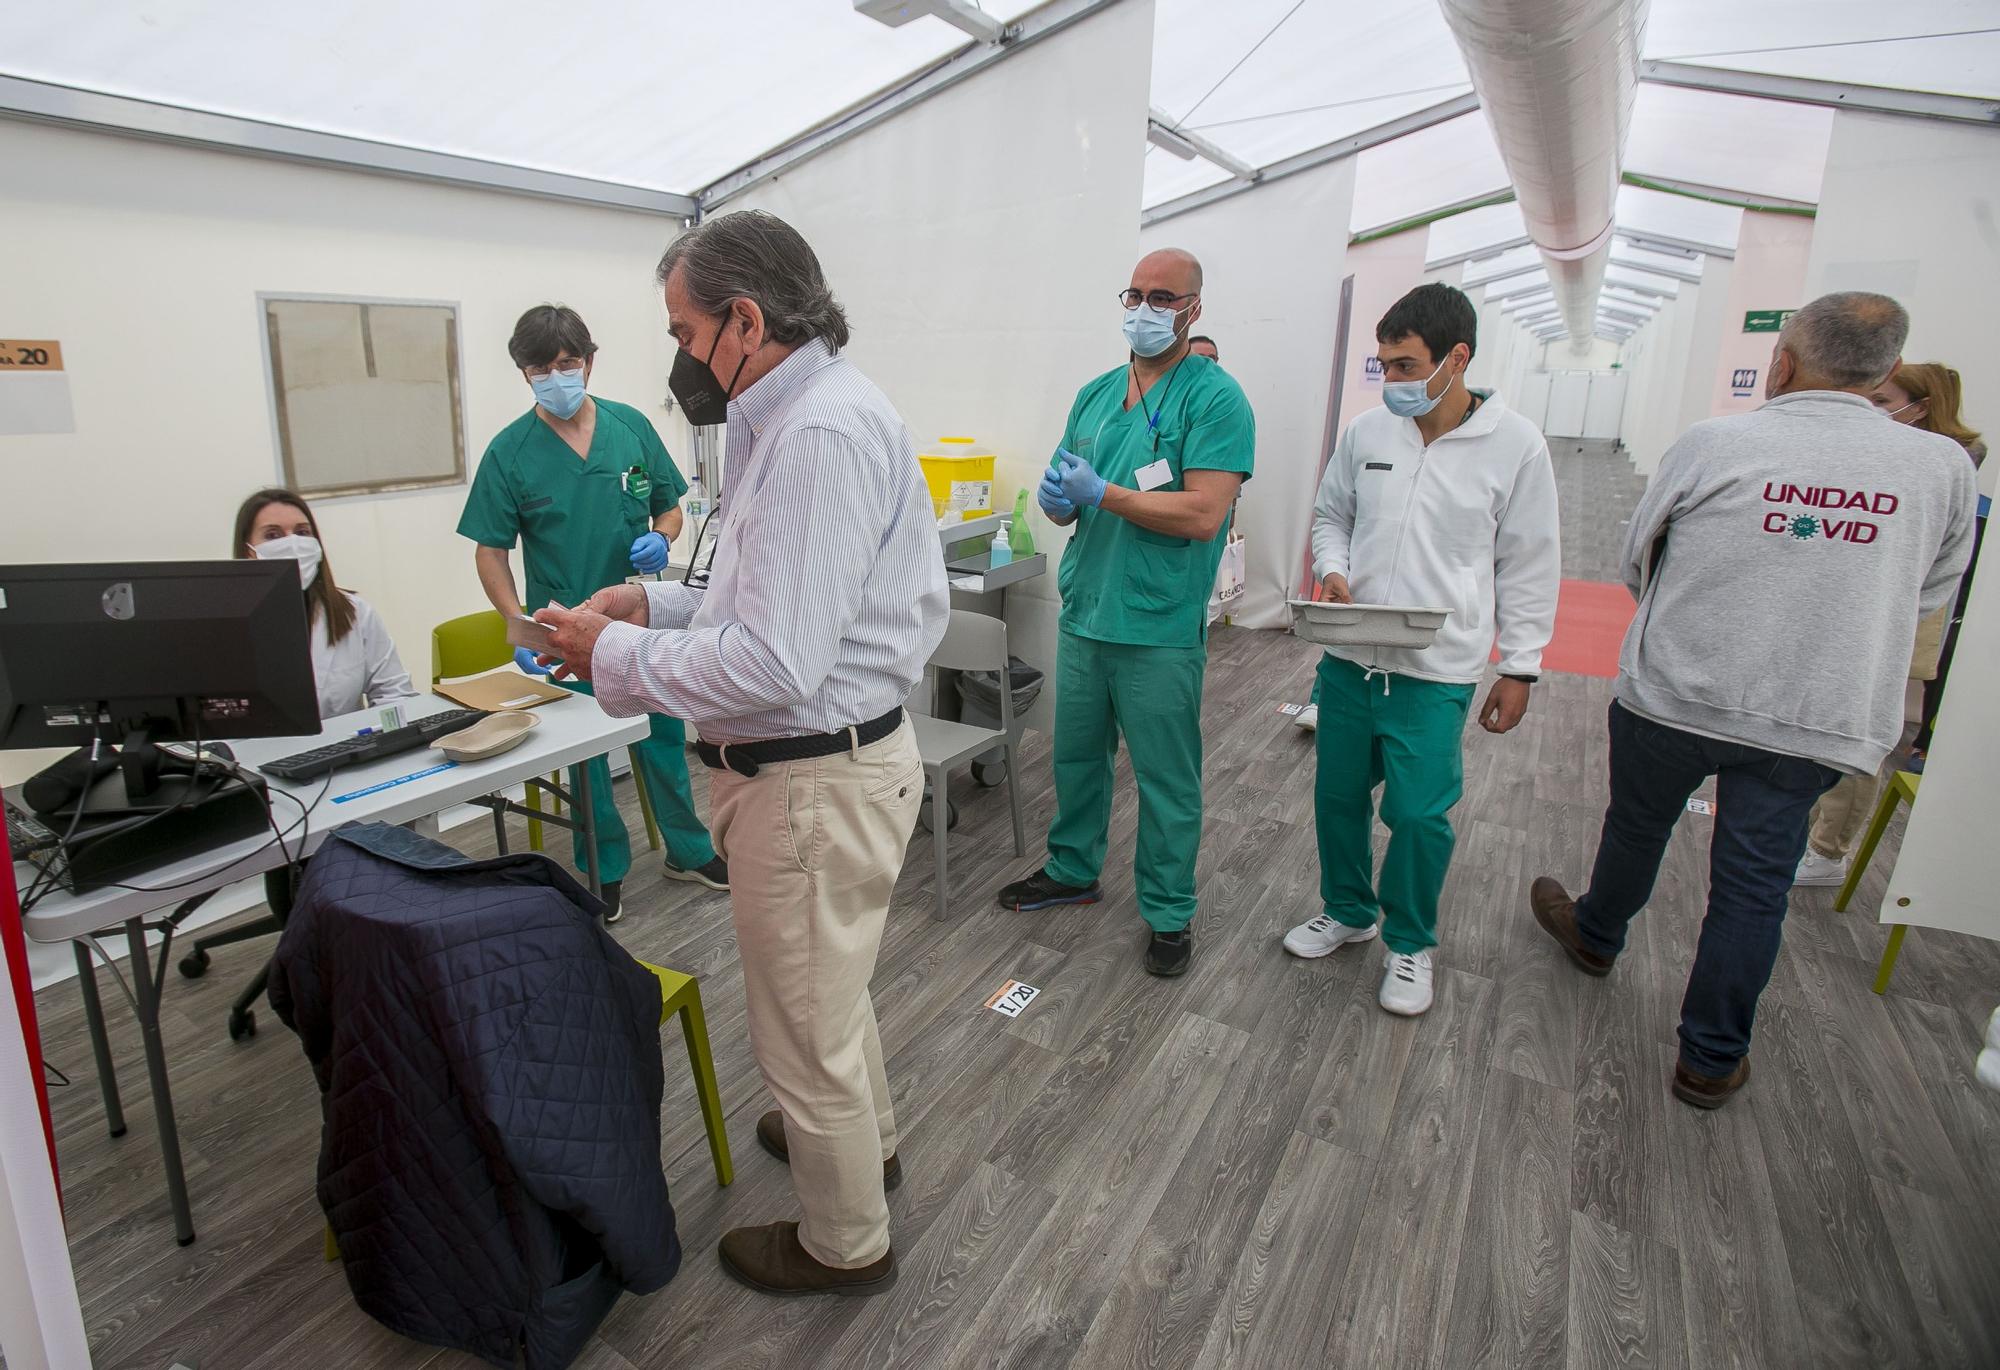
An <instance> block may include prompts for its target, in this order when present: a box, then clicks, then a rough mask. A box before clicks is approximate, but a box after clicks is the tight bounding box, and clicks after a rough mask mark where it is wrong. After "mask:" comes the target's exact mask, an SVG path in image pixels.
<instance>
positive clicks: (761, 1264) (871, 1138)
mask: <svg viewBox="0 0 2000 1370" xmlns="http://www.w3.org/2000/svg"><path fill="white" fill-rule="evenodd" d="M659 279H660V283H661V285H662V287H663V288H664V290H665V292H666V303H667V316H668V326H669V328H670V330H671V331H672V333H673V335H674V339H675V341H677V342H678V343H679V344H680V353H679V355H678V356H677V357H676V358H675V360H674V367H673V372H672V375H671V376H670V378H669V382H668V383H669V385H670V386H671V387H672V389H673V392H674V395H675V397H676V399H677V400H679V402H680V404H681V406H682V408H683V409H684V410H685V411H686V413H687V416H688V419H689V421H690V422H692V423H696V424H708V423H718V422H723V421H724V420H725V419H726V421H727V423H728V425H729V428H728V451H729V461H728V468H727V481H728V484H727V486H726V487H725V489H724V490H723V492H722V504H721V508H720V510H719V512H718V513H717V515H716V522H717V523H718V525H719V527H720V530H721V531H720V534H719V536H718V537H717V539H716V542H715V552H714V558H713V562H712V567H711V570H710V573H709V577H708V581H707V587H706V589H698V588H695V587H693V586H691V585H689V584H687V583H667V584H659V583H654V584H649V585H646V586H643V587H641V586H637V585H617V586H613V587H611V588H609V589H606V590H603V591H601V592H599V593H598V594H597V595H595V596H593V597H592V598H591V599H590V600H589V602H588V603H587V604H585V605H584V606H583V608H582V609H581V610H580V611H573V612H564V611H561V610H545V611H543V612H541V613H539V614H537V615H536V617H537V618H539V619H541V620H542V621H544V622H546V623H549V624H551V625H552V626H554V627H555V630H556V642H557V647H558V649H559V655H560V657H561V658H562V659H563V660H564V661H565V662H567V663H568V666H567V669H569V670H573V671H575V672H576V673H577V674H579V675H587V676H588V677H589V678H590V679H591V680H592V682H593V684H594V685H595V688H596V692H597V699H598V702H599V703H600V704H601V705H603V707H604V709H605V711H606V712H608V713H611V714H614V715H630V714H642V713H654V712H659V713H666V714H670V715H672V716H673V717H675V718H683V719H687V720H689V721H690V722H693V723H695V724H698V725H699V726H700V730H701V736H702V742H701V744H700V747H699V751H700V754H701V758H702V760H703V761H704V762H706V763H707V764H708V766H709V767H710V769H711V773H712V774H711V780H710V786H709V795H710V805H711V808H712V810H713V812H714V825H715V843H716V847H717V849H718V850H719V851H721V852H722V853H723V854H724V856H725V859H726V860H727V861H728V862H729V869H730V876H731V881H730V884H731V889H730V901H731V906H732V909H733V911H734V914H735V920H736V941H737V949H738V952H739V954H740V956H741V958H742V962H743V980H744V988H745V992H746V998H747V1001H748V1010H749V1022H750V1043H751V1046H752V1048H753V1049H754V1050H755V1052H756V1055H757V1064H758V1066H759V1067H760V1068H761V1069H762V1070H763V1073H764V1079H765V1082H766V1083H767V1084H768V1085H769V1086H770V1089H771V1093H772V1094H773V1095H774V1096H775V1097H776V1098H777V1101H778V1105H779V1107H778V1109H776V1110H774V1111H772V1112H770V1113H767V1114H765V1115H764V1117H763V1118H761V1119H760V1120H759V1121H758V1125H757V1138H758V1140H759V1141H760V1142H761V1143H762V1144H763V1145H764V1147H765V1149H766V1150H768V1151H770V1152H771V1153H772V1154H773V1155H776V1156H778V1157H779V1158H780V1159H785V1160H788V1161H789V1162H790V1164H791V1167H792V1173H793V1182H794V1185H795V1187H796V1188H797V1190H798V1194H799V1202H800V1206H801V1208H802V1209H803V1210H804V1218H803V1220H802V1221H800V1222H796V1223H791V1222H782V1223H774V1224H771V1225H769V1226H765V1227H749V1228H738V1229H737V1230H735V1231H733V1232H730V1233H728V1234H727V1235H726V1236H724V1237H723V1239H722V1245H721V1257H722V1264H723V1266H724V1267H725V1268H726V1269H727V1270H728V1271H729V1273H730V1274H732V1275H734V1276H735V1277H736V1278H737V1279H739V1280H742V1281H743V1282H744V1283H746V1284H748V1285H750V1286H751V1287H753V1288H756V1289H761V1290H764V1291H766V1292H769V1293H775V1294H796V1293H815V1292H827V1293H835V1292H837V1293H846V1294H855V1293H873V1292H877V1291H879V1290H881V1289H886V1288H887V1287H889V1285H890V1284H892V1283H893V1282H894V1280H895V1257H894V1255H893V1254H892V1252H891V1251H890V1247H889V1209H888V1204H887V1202H886V1200H885V1198H884V1193H885V1190H886V1189H889V1188H893V1187H894V1186H895V1185H896V1184H897V1183H898V1182H899V1181H900V1180H901V1178H902V1168H901V1166H900V1164H899V1163H898V1161H897V1158H896V1122H895V1115H894V1114H893V1112H892V1111H891V1109H890V1105H889V1082H888V1077H887V1075H886V1074H885V1073H884V1070H883V1066H882V1043H881V1039H880V1037H879V1036H878V1034H877V1032H876V1027H875V1010H874V1006H873V1004H872V1003H871V1001H870V999H869V996H868V981H869V978H870V976H872V975H873V973H874V970H875V953H876V949H877V948H878V946H879V945H880V943H881V940H882V926H883V922H884V919H885V917H886V915H887V912H888V906H889V897H890V894H891V893H892V891H893V890H894V888H895V884H896V877H897V875H898V874H899V873H900V872H901V870H902V866H903V853H904V849H905V847H906V846H907V844H908V842H909V837H910V830H911V827H912V826H913V825H914V823H915V821H916V815H917V807H918V804H919V803H920V801H921V798H922V792H923V768H922V763H921V761H920V759H919V757H918V754H917V747H916V744H915V742H914V741H912V739H911V734H910V726H909V724H908V723H907V722H906V721H905V720H904V718H903V707H902V706H903V701H904V700H905V699H906V698H907V697H908V696H909V694H910V691H911V690H912V689H913V688H914V687H915V685H916V683H917V682H918V680H920V679H921V678H922V676H923V671H924V663H925V661H926V660H927V659H928V658H929V657H930V654H931V652H932V650H933V649H935V648H936V646H937V644H938V641H939V640H940V639H941V638H942V637H943V636H944V628H945V622H946V619H947V617H948V614H949V603H948V596H947V592H946V589H945V579H944V563H943V559H942V558H941V557H940V556H939V553H938V543H937V530H936V525H935V523H934V522H933V519H932V515H931V505H930V497H929V494H928V493H927V492H926V490H925V488H924V480H923V474H922V472H921V470H920V469H919V467H918V465H917V458H916V448H915V445H914V444H913V443H912V441H911V439H910V434H909V430H908V429H907V428H905V427H904V425H903V421H902V419H901V417H900V416H898V414H897V413H896V410H895V408H894V407H893V406H891V405H890V403H889V401H888V399H887V398H885V397H884V396H883V394H882V392H881V391H880V390H878V389H876V388H875V386H874V385H873V384H872V383H871V382H870V381H869V380H868V379H867V378H866V377H865V376H863V375H862V374H861V373H860V372H859V371H858V370H856V369H855V368H854V366H853V365H851V364H850V363H849V362H848V361H847V360H846V359H845V358H843V357H842V356H840V349H841V348H842V347H843V346H845V345H846V343H847V336H848V330H847V318H846V316H845V314H844V313H843V312H842V311H841V308H840V306H839V304H837V303H836V302H835V300H834V298H833V295H832V292H831V291H830V290H829V289H828V288H827V284H826V280H825V278H824V276H823V275H822V274H821V271H820V265H819V260H818V258H817V257H815V256H814V255H813V251H812V249H811V248H810V247H809V246H807V244H806V242H805V240H804V239H803V238H801V237H800V236H799V235H798V233H797V232H796V231H795V230H794V229H792V228H791V226H790V225H788V224H786V223H784V222H783V221H782V220H780V219H777V218H775V217H773V216H771V215H769V214H763V213H758V212H746V213H737V214H728V215H724V216H722V217H720V218H716V219H711V220H708V221H707V222H705V223H703V224H701V225H700V226H698V227H697V228H695V229H693V230H692V231H690V232H688V233H687V234H685V235H683V236H682V237H680V238H679V239H677V240H676V241H675V242H674V243H673V245H672V246H671V247H669V248H668V249H667V253H666V256H665V257H663V258H662V259H661V261H660V268H659Z"/></svg>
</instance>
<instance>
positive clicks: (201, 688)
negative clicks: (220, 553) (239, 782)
mask: <svg viewBox="0 0 2000 1370" xmlns="http://www.w3.org/2000/svg"><path fill="white" fill-rule="evenodd" d="M319 730H320V720H319V691H318V689H317V687H316V686H315V685H314V682H313V667H312V646H311V639H310V638H309V636H308V631H307V622H306V603H305V596H304V595H303V594H302V593H301V592H300V589H299V570H298V564H297V563H296V562H293V561H287V560H272V561H148V562H108V563H97V564H91V565H74V566H50V565H42V566H0V748H8V749H13V748H26V747H61V746H71V747H73V746H77V745H80V744H88V743H90V742H91V741H92V740H93V739H98V740H102V741H105V742H110V743H114V744H121V745H123V746H125V747H126V748H127V749H128V750H129V751H130V752H132V753H134V755H133V756H130V757H127V758H125V760H126V765H125V767H124V769H125V771H126V783H127V788H128V791H132V790H135V787H138V786H141V785H143V784H144V783H145V781H144V779H143V775H151V776H157V773H158V760H157V758H156V757H154V756H152V755H151V753H152V748H151V747H150V746H149V745H147V744H151V743H155V742H170V741H182V742H186V741H215V740H219V739H223V738H241V737H293V736H306V735H314V734H317V733H318V732H319ZM135 797H136V793H135Z"/></svg>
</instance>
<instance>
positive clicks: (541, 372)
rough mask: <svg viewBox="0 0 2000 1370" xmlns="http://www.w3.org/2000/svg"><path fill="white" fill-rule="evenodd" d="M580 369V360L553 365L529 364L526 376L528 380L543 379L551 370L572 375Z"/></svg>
mask: <svg viewBox="0 0 2000 1370" xmlns="http://www.w3.org/2000/svg"><path fill="white" fill-rule="evenodd" d="M582 370H583V363H582V362H563V363H561V364H559V365H553V366H531V367H529V368H528V378H529V379H530V380H537V381H545V380H547V379H548V378H549V374H550V373H551V372H560V373H561V374H563V375H565V376H574V375H578V374H579V373H581V372H582Z"/></svg>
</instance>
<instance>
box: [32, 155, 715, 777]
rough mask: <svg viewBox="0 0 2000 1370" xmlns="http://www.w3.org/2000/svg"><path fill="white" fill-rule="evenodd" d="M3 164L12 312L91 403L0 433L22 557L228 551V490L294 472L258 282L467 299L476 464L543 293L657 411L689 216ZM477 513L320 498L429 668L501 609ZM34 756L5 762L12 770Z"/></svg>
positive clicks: (333, 549) (612, 378)
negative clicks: (481, 562)
mask: <svg viewBox="0 0 2000 1370" xmlns="http://www.w3.org/2000/svg"><path fill="white" fill-rule="evenodd" d="M0 165H5V166H6V167H7V168H8V174H7V176H6V177H5V178H4V179H0V216H4V218H5V219H6V221H7V222H9V223H13V224H16V225H27V224H32V225H34V237H35V240H36V248H35V251H34V252H32V253H13V254H8V255H7V256H6V257H5V258H4V259H0V299H3V300H5V301H6V305H7V309H6V313H7V327H8V328H9V329H10V330H12V331H13V332H14V333H15V334H16V335H17V336H20V337H27V338H54V339H57V340H58V341H60V342H61V343H62V345H63V359H64V362H65V364H66V367H67V373H68V376H69V381H70V386H71V397H72V402H73V405H74V408H75V414H76V431H75V432H74V433H73V434H48V435H37V436H26V437H6V438H0V457H4V459H5V461H6V468H5V470H6V475H5V482H6V489H7V496H8V497H7V498H6V499H5V500H4V501H0V547H4V548H5V549H6V556H7V559H9V560H20V561H76V560H88V559H91V558H105V557H112V558H125V559H132V560H150V559H161V558H201V557H221V556H226V555H228V551H229V548H228V543H229V528H230V519H231V517H232V516H233V515H234V513H235V511H236V504H237V501H238V500H240V499H241V498H242V497H243V496H244V495H247V494H249V493H250V491H252V490H253V489H256V488H257V487H258V486H261V485H269V484H277V483H279V463H278V455H277V450H276V439H275V437H274V435H273V432H272V420H271V401H270V395H269V387H268V384H267V381H266V378H265V366H264V359H263V351H262V337H263V331H264V321H263V318H262V315H261V313H260V311H259V308H258V304H257V294H258V292H259V291H280V292H306V293H319V294H332V295H358V296H371V297H378V298H391V299H409V300H439V301H454V302H456V303H457V304H458V306H459V330H460V331H459V339H458V345H459V357H460V369H461V372H462V377H463V390H462V406H461V407H462V413H463V416H464V422H465V443H466V466H467V469H468V474H469V472H470V470H471V468H473V467H474V466H475V465H476V463H477V460H478V457H479V455H480V453H481V452H482V451H483V450H484V449H485V445H486V443H487V441H488V440H489V439H490V438H491V437H492V436H493V434H494V433H495V432H496V431H498V430H499V429H500V428H501V427H502V426H503V425H505V424H506V423H508V422H509V421H511V420H512V419H513V418H515V417H516V416H517V415H519V414H520V413H521V412H522V411H523V410H524V409H526V408H527V406H528V405H529V404H530V403H531V402H532V400H531V398H530V396H529V394H528V389H527V386H526V385H525V384H523V383H522V380H521V376H520V372H518V371H516V370H515V369H514V367H513V365H512V364H511V363H510V362H509V361H508V359H507V350H506V343H507V337H508V334H509V333H510V332H511V331H512V329H513V326H514V320H515V318H516V317H517V316H518V315H519V314H520V312H521V311H522V310H523V309H525V308H527V307H528V306H530V305H533V304H538V303H540V302H542V301H545V300H560V301H563V302H565V303H568V304H570V305H573V306H575V307H576V308H577V309H578V310H579V311H580V312H581V313H582V314H583V317H584V319H585V320H586V321H587V322H588V323H589V325H590V328H591V332H592V335H593V336H594V338H595V339H596V341H597V343H598V345H599V347H600V349H601V350H600V351H599V352H598V354H597V359H596V364H595V367H594V369H593V372H592V376H591V388H592V389H593V390H595V391H597V392H598V393H600V394H604V395H608V396H611V397H613V398H616V399H621V400H624V401H626V402H627V403H629V404H632V405H635V406H637V407H638V408H639V409H640V410H641V411H643V412H645V413H647V414H649V415H651V416H653V417H654V418H655V420H656V421H657V420H659V419H660V418H662V417H664V415H663V412H662V409H661V400H662V398H663V397H664V395H665V379H664V378H665V376H666V372H667V365H668V362H669V359H670V358H671V355H672V346H673V344H672V340H671V339H670V338H669V337H668V335H667V332H666V323H665V316H664V311H663V309H662V308H661V305H660V303H659V301H658V298H657V296H656V294H655V292H654V290H653V287H652V276H651V271H652V266H653V263H654V262H655V261H656V260H657V259H658V257H659V254H660V252H661V250H662V249H663V248H664V247H665V246H666V244H667V242H668V241H669V240H670V239H671V238H672V236H673V235H674V234H675V233H676V232H678V231H679V226H680V225H679V221H678V220H670V219H663V218H659V217H657V216H653V215H648V214H641V213H635V212H630V211H623V210H614V209H598V208H590V207H585V206H580V205H574V204H563V203H557V202H553V201H547V200H537V199H528V198H525V197H521V196H514V195H505V194H498V193H493V192H486V191H478V190H467V189H456V188H451V187H446V186H439V185H434V184H424V183H420V182H416V181H408V180H399V179H395V178H391V177H385V176H374V175H367V174H362V173H356V172H346V171H337V170H332V169H329V168H323V167H313V166H303V165H297V164H291V163H281V162H273V161H267V160H262V159H257V158H251V157H242V156H235V155H231V154H227V153H219V152H203V151H196V150H192V149H187V148H180V147H173V146H168V145H164V144H161V143H157V142H146V141H141V140H138V139H132V138H124V137H116V136H110V135H102V134H93V133H83V132H75V131H70V130H66V129H58V128H53V127H47V126H42V125H36V124H24V123H14V122H0ZM669 432H670V441H671V430H669ZM673 450H674V451H675V453H676V454H677V455H679V454H681V451H682V449H681V448H679V447H678V446H676V447H674V448H673ZM464 503H465V489H464V487H462V486H453V487H449V488H445V489H438V490H429V491H422V492H417V493H410V494H397V495H384V496H379V497H357V498H348V499H339V500H324V501H319V502H317V503H316V505H315V512H316V513H317V514H318V516H319V521H320V525H321V531H322V533H323V534H324V536H325V540H326V545H327V557H328V561H329V562H330V564H331V565H333V566H334V567H335V569H336V571H337V572H338V578H339V582H340V583H341V584H342V585H344V586H347V587H348V588H350V589H352V590H355V591H357V592H359V593H360V594H361V595H363V596H365V597H366V598H367V599H368V600H369V601H370V602H371V603H373V604H374V605H375V607H376V608H377V609H378V610H379V611H380V612H381V614H382V616H383V618H384V620H385V621H386V623H387V624H388V627H389V630H390V632H391V633H392V634H393V635H394V637H395V639H396V642H397V644H398V645H399V646H400V648H401V650H402V655H403V660H404V663H405V664H406V665H407V666H408V667H409V668H410V670H411V672H412V674H413V675H415V676H416V677H417V678H418V679H419V680H422V679H425V678H427V676H428V672H429V664H430V629H431V626H432V625H433V624H435V623H437V622H439V621H440V620H442V619H446V618H450V617H452V616H453V615H456V614H461V613H467V612H470V611H472V610H475V609H480V608H483V607H485V604H486V600H485V597H484V596H483V595H482V594H481V593H480V589H479V582H478V578H477V577H476V576H475V575H474V573H473V568H472V545H471V544H470V543H468V542H466V541H465V540H464V539H463V538H460V537H459V536H458V535H457V533H456V532H455V531H454V530H455V529H456V527H457V524H458V516H459V512H460V510H461V508H462V507H463V505H464ZM107 519H108V520H109V521H110V522H109V523H107ZM113 526H115V530H116V531H115V534H111V533H107V532H106V531H105V530H106V529H107V528H108V527H113ZM107 538H108V539H109V540H107ZM517 570H518V567H517ZM40 764H42V762H41V759H40V754H36V753H11V754H9V755H8V756H7V757H6V759H5V764H4V769H0V774H5V775H6V776H7V778H9V779H13V778H17V777H18V776H19V775H21V774H25V773H27V772H30V771H32V770H33V769H35V768H36V767H37V766H38V765H40Z"/></svg>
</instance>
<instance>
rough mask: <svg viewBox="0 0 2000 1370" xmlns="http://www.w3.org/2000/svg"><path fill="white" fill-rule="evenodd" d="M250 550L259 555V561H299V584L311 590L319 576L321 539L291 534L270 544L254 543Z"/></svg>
mask: <svg viewBox="0 0 2000 1370" xmlns="http://www.w3.org/2000/svg"><path fill="white" fill-rule="evenodd" d="M250 550H251V551H253V552H255V553H256V554H257V560H259V561H277V560H280V559H283V558H286V557H291V558H295V559H297V561H298V563H299V584H300V586H301V587H303V588H307V589H310V588H311V587H312V583H313V579H314V578H315V577H316V576H318V575H319V558H320V551H319V539H318V538H313V537H307V536H306V535H305V534H303V533H291V534H288V535H286V536H285V537H281V538H272V539H271V540H270V541H269V542H253V543H251V544H250Z"/></svg>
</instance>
